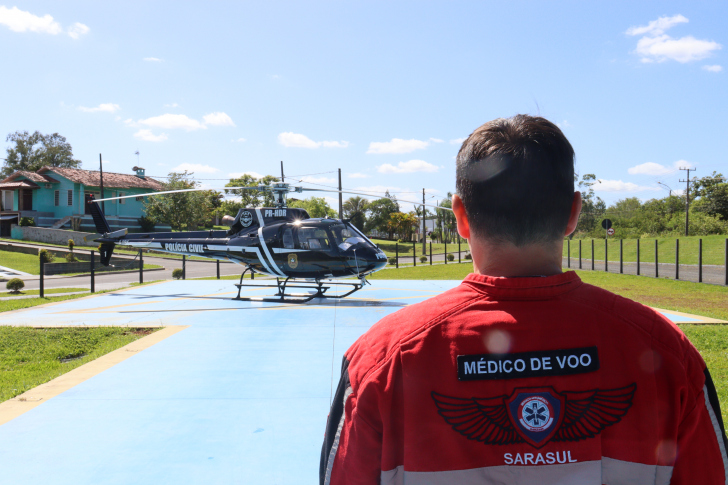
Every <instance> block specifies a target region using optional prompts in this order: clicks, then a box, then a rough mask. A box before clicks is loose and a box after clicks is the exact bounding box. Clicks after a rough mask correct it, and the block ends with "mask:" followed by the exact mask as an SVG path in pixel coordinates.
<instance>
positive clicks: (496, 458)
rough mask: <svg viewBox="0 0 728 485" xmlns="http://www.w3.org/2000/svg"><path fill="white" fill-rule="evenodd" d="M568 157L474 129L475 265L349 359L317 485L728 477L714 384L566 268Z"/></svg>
mask: <svg viewBox="0 0 728 485" xmlns="http://www.w3.org/2000/svg"><path fill="white" fill-rule="evenodd" d="M580 209H581V195H580V194H579V192H574V151H573V149H572V147H571V145H570V144H569V142H568V140H567V139H566V138H565V137H564V135H563V133H561V131H560V130H559V129H558V128H557V127H556V126H555V125H554V124H552V123H550V122H549V121H547V120H545V119H543V118H538V117H531V116H524V115H519V116H515V117H513V118H509V119H497V120H494V121H491V122H489V123H486V124H485V125H483V126H481V127H480V128H478V129H477V130H476V131H475V132H473V134H471V135H470V137H469V138H468V139H467V140H466V141H465V142H464V143H463V146H462V147H461V149H460V152H459V153H458V157H457V195H455V196H453V211H454V212H455V216H456V218H457V223H458V232H459V233H460V235H461V236H463V237H465V238H467V239H468V241H469V243H470V248H471V253H472V255H473V266H474V272H473V274H470V275H469V276H468V277H467V278H465V280H464V281H463V282H462V284H461V285H460V286H458V287H456V288H454V289H452V290H450V291H447V292H445V293H443V294H441V295H440V296H437V297H435V298H432V299H430V300H427V301H424V302H422V303H419V304H417V305H412V306H410V307H408V308H406V309H403V310H401V311H399V312H397V313H394V314H392V315H390V316H388V317H386V318H384V319H383V320H381V321H380V322H379V323H377V324H376V325H374V326H373V327H372V328H371V329H370V330H369V331H368V332H366V333H365V334H364V335H362V336H361V338H359V340H357V342H356V343H355V344H354V345H352V347H351V348H350V349H349V350H348V351H347V352H346V354H345V356H344V361H343V365H342V375H341V381H340V382H339V387H338V389H337V392H336V396H335V398H334V402H333V405H332V409H331V413H330V414H329V419H328V424H327V428H326V436H325V440H324V445H323V449H322V452H321V469H320V481H321V483H322V484H326V485H328V484H332V485H340V484H377V483H381V484H386V485H389V484H392V485H394V484H405V483H406V484H427V485H434V484H453V483H466V484H476V483H478V484H479V483H494V484H538V485H545V484H579V485H584V484H610V485H614V484H668V483H672V484H688V483H690V484H701V485H713V484H716V485H717V484H726V483H728V482H726V475H727V472H726V470H727V469H728V458H727V457H726V448H727V447H728V444H727V443H726V437H725V431H724V428H723V422H722V418H721V413H720V409H719V404H718V399H717V396H716V393H715V388H714V386H713V383H712V381H711V378H710V374H709V373H708V370H707V368H706V366H705V363H704V362H703V360H702V358H701V357H700V354H698V351H697V350H696V349H695V347H694V346H693V345H692V344H691V343H690V342H689V341H688V339H687V338H686V337H685V335H684V334H683V333H682V332H681V331H680V329H678V328H677V327H676V326H675V325H674V324H672V323H671V322H670V321H669V320H667V319H666V318H664V317H663V316H662V315H660V314H659V313H657V312H655V311H653V310H651V309H650V308H647V307H645V306H642V305H640V304H638V303H635V302H633V301H630V300H628V299H625V298H622V297H619V296H617V295H614V294H612V293H609V292H607V291H604V290H601V289H599V288H596V287H593V286H590V285H588V284H585V283H582V282H581V280H580V279H579V277H578V276H577V275H576V273H574V272H567V273H562V272H561V261H562V241H563V237H564V235H565V234H566V235H568V234H571V232H573V231H574V228H575V227H576V224H577V222H578V218H579V211H580Z"/></svg>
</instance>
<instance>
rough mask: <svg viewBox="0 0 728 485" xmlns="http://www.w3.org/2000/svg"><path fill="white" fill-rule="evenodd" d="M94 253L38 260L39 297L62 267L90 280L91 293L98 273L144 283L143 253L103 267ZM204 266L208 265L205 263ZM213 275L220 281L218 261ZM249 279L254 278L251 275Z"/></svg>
mask: <svg viewBox="0 0 728 485" xmlns="http://www.w3.org/2000/svg"><path fill="white" fill-rule="evenodd" d="M96 253H97V252H96V251H78V250H76V251H74V254H76V255H78V256H81V257H87V259H88V260H87V261H79V262H75V263H46V262H44V260H43V259H41V258H38V259H39V260H40V280H39V296H40V297H41V298H43V297H44V290H45V280H44V277H45V276H51V275H57V274H60V273H59V271H58V269H59V267H63V268H64V269H66V270H68V271H64V272H70V273H81V274H80V275H78V276H86V275H87V276H88V277H89V278H90V283H91V284H90V287H91V293H95V292H96V279H97V276H98V273H104V274H114V273H116V274H119V272H120V271H121V272H126V273H128V272H130V271H138V273H139V284H142V283H144V252H143V251H142V250H139V252H138V253H137V255H136V257H135V258H134V259H125V258H112V260H111V262H112V263H115V264H114V266H113V267H112V266H109V267H107V266H103V265H101V261H100V257H99V255H97V254H96ZM205 263H206V264H209V263H207V262H205ZM181 269H182V276H181V279H183V280H184V279H187V257H186V256H185V255H183V256H182V268H181ZM215 275H216V277H217V279H220V261H215ZM251 278H255V276H254V275H251Z"/></svg>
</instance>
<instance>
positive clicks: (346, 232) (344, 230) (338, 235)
mask: <svg viewBox="0 0 728 485" xmlns="http://www.w3.org/2000/svg"><path fill="white" fill-rule="evenodd" d="M331 233H332V234H333V236H334V242H335V243H336V245H337V246H339V248H340V249H341V250H342V251H346V250H347V249H349V248H350V247H351V246H354V245H355V244H359V243H364V244H366V241H365V240H364V239H363V238H361V237H359V235H358V234H356V233H355V232H354V231H352V230H351V229H349V228H348V227H346V226H344V225H343V224H336V225H334V226H331Z"/></svg>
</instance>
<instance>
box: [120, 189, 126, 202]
mask: <svg viewBox="0 0 728 485" xmlns="http://www.w3.org/2000/svg"><path fill="white" fill-rule="evenodd" d="M119 197H124V192H119ZM119 204H126V199H119Z"/></svg>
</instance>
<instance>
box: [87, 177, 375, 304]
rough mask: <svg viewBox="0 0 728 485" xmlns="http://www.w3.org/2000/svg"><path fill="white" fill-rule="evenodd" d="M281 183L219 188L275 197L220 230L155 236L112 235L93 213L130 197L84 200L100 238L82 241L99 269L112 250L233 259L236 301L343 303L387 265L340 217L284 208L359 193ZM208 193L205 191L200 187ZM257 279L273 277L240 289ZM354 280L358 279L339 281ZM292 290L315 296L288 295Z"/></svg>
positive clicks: (243, 211) (123, 231)
mask: <svg viewBox="0 0 728 485" xmlns="http://www.w3.org/2000/svg"><path fill="white" fill-rule="evenodd" d="M281 175H282V176H281V179H280V180H282V181H281V182H276V183H272V184H270V185H258V186H252V187H224V189H225V190H231V189H234V190H238V189H240V190H259V191H269V192H272V193H273V194H274V204H273V205H274V207H261V208H258V207H252V208H244V209H240V210H238V213H237V215H236V216H235V217H234V218H233V217H231V216H225V217H224V218H223V223H226V225H229V227H230V229H228V230H227V231H226V230H205V231H185V232H154V233H134V234H130V233H129V232H128V230H127V229H121V230H118V231H113V232H112V231H111V230H110V227H109V224H108V222H107V220H106V217H105V216H104V214H103V212H102V211H101V209H100V207H99V204H98V203H99V202H103V201H107V200H115V199H122V198H128V197H139V195H133V196H120V197H109V198H104V199H98V200H96V199H94V198H93V196H92V195H89V196H88V197H87V201H86V203H87V204H88V205H89V209H90V212H91V215H92V217H93V220H94V225H95V226H96V230H97V231H98V234H95V235H93V236H87V238H86V239H87V240H88V241H96V242H98V243H100V246H99V253H100V256H101V263H102V264H103V265H105V266H108V265H109V263H110V260H111V255H112V253H113V251H114V248H115V246H116V245H121V246H131V247H134V248H140V249H141V248H144V249H153V250H154V251H158V252H164V253H173V254H182V255H187V256H199V257H203V258H209V259H216V260H221V261H231V262H234V263H238V264H241V265H244V266H246V269H245V270H244V271H243V273H242V274H241V276H240V282H239V283H238V284H236V285H235V286H236V287H237V288H238V294H237V297H235V298H234V299H236V300H246V301H270V302H279V303H280V302H285V303H305V302H308V301H311V300H312V299H314V298H344V297H346V296H349V295H351V294H352V293H354V292H356V291H358V290H360V289H361V288H362V287H364V285H366V284H369V282H368V281H367V279H366V278H367V276H369V275H371V274H372V273H374V272H375V271H379V270H381V269H383V268H384V267H385V266H386V265H387V256H386V254H385V253H384V251H382V250H381V249H379V248H378V247H377V245H376V244H374V243H373V242H372V241H371V240H370V239H369V238H368V237H367V236H366V235H364V233H363V232H362V231H360V230H359V229H358V228H357V227H356V226H354V224H352V223H351V222H350V221H348V220H346V219H333V218H328V217H326V218H311V217H309V214H308V213H307V212H306V211H305V210H304V209H295V208H289V207H287V203H286V200H287V195H288V194H289V193H291V192H298V193H301V192H304V191H319V192H343V193H353V194H361V195H371V194H362V193H359V192H349V191H339V190H325V189H316V188H306V187H301V186H293V185H291V184H289V183H286V182H285V181H284V180H285V179H284V178H283V173H282V167H281ZM195 190H203V189H198V188H194V189H180V190H171V191H162V192H153V193H149V194H143V195H142V196H159V195H164V194H171V193H178V192H189V191H195ZM205 190H207V189H205ZM247 272H250V273H251V275H254V274H256V273H260V274H263V275H268V276H272V277H274V278H275V279H276V280H275V286H274V285H271V284H258V283H252V282H251V283H243V279H244V277H245V274H246V273H247ZM344 278H346V279H351V278H355V279H356V281H354V282H352V281H338V280H340V279H344ZM335 286H343V287H346V289H347V290H348V291H346V292H344V293H343V294H338V293H337V294H335V295H334V294H333V293H329V294H326V292H327V290H329V289H330V288H332V287H335ZM244 287H270V288H276V289H277V293H276V294H275V296H273V297H270V298H267V297H263V298H255V297H251V298H243V297H241V296H240V293H241V290H242V288H244ZM294 289H304V290H314V291H313V292H310V291H307V292H306V293H292V292H291V291H292V290H294Z"/></svg>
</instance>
